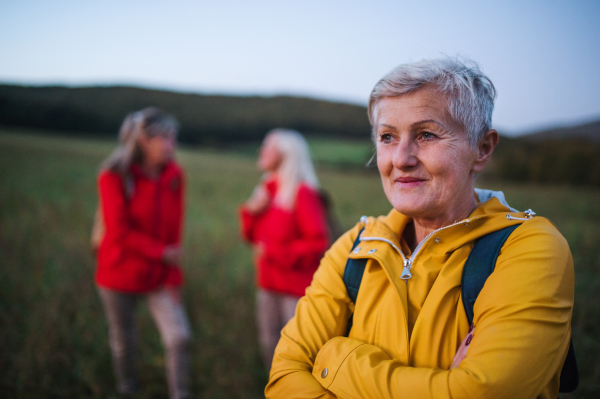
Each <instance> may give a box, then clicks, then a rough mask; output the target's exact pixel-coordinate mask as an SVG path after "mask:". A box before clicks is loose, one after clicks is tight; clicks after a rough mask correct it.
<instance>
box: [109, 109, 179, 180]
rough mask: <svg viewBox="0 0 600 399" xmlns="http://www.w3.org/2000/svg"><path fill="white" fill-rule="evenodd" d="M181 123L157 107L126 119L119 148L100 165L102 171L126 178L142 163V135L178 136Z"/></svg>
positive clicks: (120, 135)
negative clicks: (136, 165)
mask: <svg viewBox="0 0 600 399" xmlns="http://www.w3.org/2000/svg"><path fill="white" fill-rule="evenodd" d="M178 130H179V123H178V122H177V120H176V119H175V118H174V117H172V116H171V115H169V114H167V113H165V112H164V111H162V110H160V109H158V108H156V107H148V108H144V109H142V110H141V111H137V112H132V113H131V114H129V115H127V116H126V117H125V120H124V121H123V124H122V125H121V129H120V131H119V146H118V147H117V148H116V149H115V150H114V151H113V152H112V153H111V154H110V155H109V157H108V158H106V160H104V162H102V164H101V165H100V170H111V171H113V172H116V173H119V174H120V175H121V176H123V177H125V176H126V175H127V174H128V173H129V167H130V166H131V164H132V163H135V162H140V161H141V159H142V153H141V151H140V149H139V147H138V138H139V137H140V135H141V134H145V135H146V136H147V137H155V136H159V135H174V136H176V135H177V132H178Z"/></svg>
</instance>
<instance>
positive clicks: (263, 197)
mask: <svg viewBox="0 0 600 399" xmlns="http://www.w3.org/2000/svg"><path fill="white" fill-rule="evenodd" d="M268 206H269V193H268V192H267V190H266V189H265V187H264V185H262V184H261V185H258V186H256V188H255V189H254V191H253V192H252V195H251V196H250V198H249V199H248V201H246V203H245V204H244V207H245V208H246V209H247V210H248V211H249V212H250V213H254V214H257V213H261V212H263V211H264V210H265V209H266V208H267V207H268Z"/></svg>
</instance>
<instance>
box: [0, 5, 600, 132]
mask: <svg viewBox="0 0 600 399" xmlns="http://www.w3.org/2000/svg"><path fill="white" fill-rule="evenodd" d="M488 3H489V4H488ZM440 54H448V55H456V54H460V55H462V56H466V57H469V58H472V59H473V60H475V61H476V62H478V63H479V64H480V65H481V67H482V68H483V70H484V72H485V73H487V74H488V76H489V77H490V78H491V79H492V81H493V82H494V84H495V85H496V88H497V90H498V100H497V103H496V109H495V111H494V120H493V123H494V126H495V127H496V128H499V129H501V130H502V131H503V132H505V133H509V134H511V133H512V134H514V133H520V132H524V131H530V130H532V129H536V128H543V127H549V126H553V125H568V124H575V123H579V122H585V121H589V120H592V119H600V1H598V0H587V1H586V0H583V1H578V0H561V1H556V0H544V1H538V0H531V1H530V0H519V1H496V2H493V4H492V2H483V1H461V0H454V1H442V0H440V1H418V2H417V1H413V2H405V1H383V0H371V1H352V0H344V1H326V0H320V1H314V0H304V1H301V2H300V1H295V2H289V1H283V0H279V1H275V0H273V1H270V0H268V1H261V0H257V1H252V2H250V1H229V0H223V1H214V0H213V1H184V0H171V1H169V2H165V1H126V0H120V1H113V0H106V1H102V2H100V1H91V0H77V1H60V0H57V1H27V0H24V1H18V0H2V1H1V2H0V82H2V83H20V84H36V85H37V84H66V85H74V86H77V85H112V84H127V85H136V86H142V87H152V88H164V89H175V90H178V91H184V92H195V93H217V94H241V95H275V94H289V95H301V96H308V97H315V98H323V99H328V100H334V101H344V102H352V103H358V104H363V105H366V102H367V98H368V96H369V93H370V91H371V89H372V88H373V85H374V84H375V83H376V82H377V81H378V80H379V79H380V78H381V77H382V76H383V75H384V74H385V73H387V72H388V71H390V70H391V69H392V68H393V67H395V66H396V65H398V64H401V63H405V62H411V61H417V60H420V59H422V58H429V57H435V56H436V55H440Z"/></svg>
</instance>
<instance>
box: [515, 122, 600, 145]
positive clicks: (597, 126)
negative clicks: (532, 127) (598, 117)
mask: <svg viewBox="0 0 600 399" xmlns="http://www.w3.org/2000/svg"><path fill="white" fill-rule="evenodd" d="M521 137H523V138H524V139H526V140H532V141H544V140H572V139H577V140H586V141H591V142H593V143H595V144H600V121H595V122H590V123H585V124H582V125H577V126H571V127H558V128H554V129H546V130H540V131H537V132H533V133H529V134H526V135H523V136H521Z"/></svg>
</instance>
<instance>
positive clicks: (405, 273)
mask: <svg viewBox="0 0 600 399" xmlns="http://www.w3.org/2000/svg"><path fill="white" fill-rule="evenodd" d="M468 223H469V219H465V220H461V221H460V222H456V223H453V224H451V225H449V226H445V227H441V228H439V229H437V230H434V231H432V232H431V233H429V234H427V236H426V237H425V238H424V239H423V240H421V242H420V243H419V245H417V247H416V248H415V250H414V251H413V253H412V255H411V257H410V258H406V256H404V253H402V250H401V249H400V248H398V247H397V246H396V244H394V243H393V242H391V241H390V240H388V239H386V238H382V237H360V241H384V242H387V243H388V244H390V245H391V246H392V247H394V248H395V249H396V251H398V253H399V254H400V256H402V261H403V265H402V274H400V278H401V279H402V280H408V279H409V278H411V277H412V274H411V272H410V269H411V268H412V265H413V261H414V259H415V257H416V256H417V254H418V253H419V251H420V250H421V248H422V247H423V245H424V244H425V243H426V242H427V240H429V238H430V237H431V236H432V235H434V234H436V233H438V232H440V231H442V230H444V229H448V228H450V227H453V226H457V225H459V224H465V225H466V224H468Z"/></svg>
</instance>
